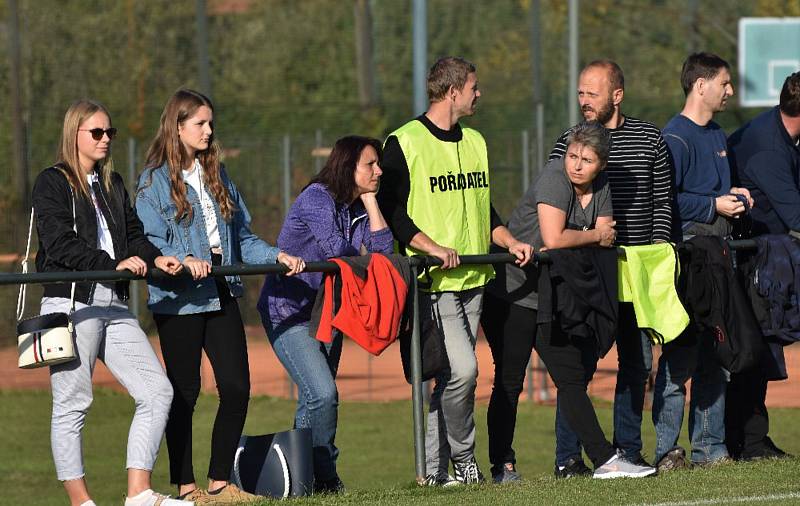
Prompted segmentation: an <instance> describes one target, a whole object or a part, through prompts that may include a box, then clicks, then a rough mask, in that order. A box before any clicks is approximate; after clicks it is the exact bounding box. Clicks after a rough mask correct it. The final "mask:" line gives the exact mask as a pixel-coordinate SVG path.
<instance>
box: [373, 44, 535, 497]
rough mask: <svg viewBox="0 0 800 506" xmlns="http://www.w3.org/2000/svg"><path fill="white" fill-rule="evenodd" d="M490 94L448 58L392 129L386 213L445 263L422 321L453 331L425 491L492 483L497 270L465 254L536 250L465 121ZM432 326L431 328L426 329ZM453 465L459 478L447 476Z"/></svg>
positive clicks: (406, 236)
mask: <svg viewBox="0 0 800 506" xmlns="http://www.w3.org/2000/svg"><path fill="white" fill-rule="evenodd" d="M480 95H481V93H480V91H479V90H478V80H477V76H476V73H475V65H473V64H472V63H470V62H468V61H466V60H464V59H462V58H458V57H445V58H441V59H439V60H438V61H437V62H436V63H435V64H434V65H433V66H432V67H431V69H430V71H429V73H428V99H429V100H430V106H429V107H428V110H427V112H426V113H425V114H423V115H421V116H419V117H418V118H415V119H413V120H411V121H410V122H408V123H406V124H405V125H403V126H402V127H400V128H398V129H397V130H395V131H394V132H392V133H391V134H390V136H389V138H388V139H387V140H386V145H385V149H384V155H383V160H382V162H381V168H382V169H383V177H382V185H381V186H382V189H381V191H380V193H379V195H378V198H379V202H380V204H381V209H382V211H383V213H384V216H386V217H387V218H388V220H389V226H390V227H391V228H392V232H393V233H394V236H395V238H397V240H398V241H399V242H400V245H401V249H403V250H404V251H406V252H407V253H409V254H419V255H430V256H434V257H436V258H439V259H441V260H442V267H441V268H434V269H432V270H431V272H430V278H431V286H430V287H429V288H426V289H425V290H424V291H423V293H421V297H420V311H421V313H420V316H421V318H423V322H424V320H425V319H427V320H428V321H431V322H433V324H435V325H436V326H437V327H438V328H439V329H440V330H441V333H442V335H444V341H445V343H444V344H445V349H446V351H447V358H448V360H449V362H450V367H449V368H448V370H446V371H443V372H441V373H440V374H439V375H438V376H437V377H436V385H435V387H434V390H433V393H432V394H431V402H430V411H429V414H428V428H427V433H426V436H425V453H426V468H427V469H426V474H427V479H426V481H425V483H426V485H431V486H449V485H457V484H459V483H477V482H480V481H483V475H482V474H481V471H480V469H479V468H478V464H477V462H476V461H475V422H474V418H473V411H474V404H475V385H476V382H477V377H478V364H477V360H476V358H475V340H476V337H477V331H478V321H479V319H480V312H481V306H482V300H483V286H484V285H485V284H486V283H487V282H488V281H489V280H490V279H491V278H492V277H494V270H493V269H492V267H491V266H490V265H475V266H460V261H459V255H482V254H486V253H488V252H489V244H490V242H494V243H495V244H497V245H498V246H501V247H503V248H507V249H508V251H509V252H510V253H512V254H513V255H515V256H516V257H517V263H518V264H520V265H524V264H526V263H527V262H528V261H529V260H530V259H531V257H532V255H533V248H532V246H531V245H529V244H525V243H522V242H520V241H517V240H516V239H515V238H514V237H513V236H512V235H511V233H510V232H509V231H508V229H507V228H506V227H505V226H503V225H502V222H501V220H500V218H499V216H498V215H497V213H496V212H495V211H494V209H493V208H492V206H491V202H490V199H489V162H488V156H487V152H486V142H485V141H484V139H483V137H482V136H481V134H479V133H478V132H477V131H475V130H473V129H471V128H466V127H462V126H461V125H460V124H459V123H458V120H459V119H460V118H462V117H464V116H471V115H472V114H473V113H474V112H475V105H476V102H477V100H478V98H479V97H480ZM423 324H424V323H423ZM451 460H452V461H453V470H454V475H455V478H453V477H451V476H450V475H449V473H448V469H449V463H450V461H451Z"/></svg>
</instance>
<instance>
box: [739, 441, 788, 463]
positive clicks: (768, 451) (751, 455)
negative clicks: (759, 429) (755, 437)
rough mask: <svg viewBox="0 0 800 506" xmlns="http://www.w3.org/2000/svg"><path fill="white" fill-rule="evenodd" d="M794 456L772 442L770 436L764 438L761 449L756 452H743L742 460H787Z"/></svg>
mask: <svg viewBox="0 0 800 506" xmlns="http://www.w3.org/2000/svg"><path fill="white" fill-rule="evenodd" d="M791 457H792V456H791V455H789V454H788V453H786V452H785V451H783V450H781V449H780V448H778V447H777V446H775V443H773V442H772V439H770V437H769V436H765V437H764V441H762V443H761V447H760V448H759V449H758V450H756V451H751V452H749V451H747V450H745V451H743V452H742V454H741V455H740V457H739V458H740V460H761V459H786V458H791Z"/></svg>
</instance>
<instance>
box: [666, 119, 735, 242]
mask: <svg viewBox="0 0 800 506" xmlns="http://www.w3.org/2000/svg"><path fill="white" fill-rule="evenodd" d="M663 133H664V140H665V141H666V143H667V148H668V149H669V154H670V158H671V159H672V163H673V165H674V167H675V197H676V201H677V212H674V213H673V216H672V219H673V220H674V221H675V222H676V223H680V224H681V227H682V228H684V229H685V228H687V227H688V226H689V225H691V222H699V223H711V222H712V221H714V217H715V216H716V206H715V202H714V199H716V198H717V197H719V196H721V195H725V194H726V193H728V192H730V191H731V168H730V165H729V164H728V156H727V145H726V140H725V132H723V131H722V129H721V128H720V127H719V125H717V124H716V123H714V122H713V121H710V122H709V123H708V124H707V125H705V126H700V125H698V124H696V123H695V122H693V121H692V120H690V119H689V118H687V117H686V116H683V115H681V114H678V115H676V116H674V117H673V118H672V119H671V120H669V122H668V123H667V125H666V126H665V127H664V131H663Z"/></svg>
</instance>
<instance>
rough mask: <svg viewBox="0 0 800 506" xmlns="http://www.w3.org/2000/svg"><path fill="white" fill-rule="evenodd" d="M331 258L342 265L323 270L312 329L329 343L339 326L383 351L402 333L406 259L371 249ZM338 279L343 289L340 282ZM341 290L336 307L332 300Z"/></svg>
mask: <svg viewBox="0 0 800 506" xmlns="http://www.w3.org/2000/svg"><path fill="white" fill-rule="evenodd" d="M393 260H394V261H393ZM330 261H331V262H335V263H336V264H337V265H339V272H338V273H328V274H326V275H325V280H324V283H323V285H322V287H321V288H320V292H319V293H318V294H317V300H316V303H315V304H314V310H313V312H312V316H311V329H310V330H311V334H312V335H314V336H315V337H316V338H317V339H318V340H320V341H322V342H325V343H329V342H331V341H332V340H333V329H334V328H336V329H338V330H340V331H341V332H342V333H344V334H345V335H347V336H349V337H350V338H351V339H353V340H354V341H355V342H356V343H358V344H359V346H361V347H362V348H364V349H365V350H367V351H368V352H370V353H372V354H373V355H380V353H381V352H382V351H383V350H385V349H386V347H387V346H389V345H390V344H392V343H393V342H394V341H395V340H396V339H397V335H398V333H399V332H400V323H401V320H402V316H403V311H404V310H405V303H406V295H407V294H408V284H409V282H410V281H411V279H410V276H411V273H410V268H409V267H408V261H407V259H406V258H405V257H402V256H399V255H392V260H390V259H389V258H387V257H386V256H385V255H382V254H379V253H373V254H371V255H366V256H362V257H343V258H332V259H330ZM365 264H366V268H365ZM339 280H340V281H341V289H340V290H339V289H338V287H337V286H336V285H339V283H338V282H337V281H339ZM337 294H339V295H340V298H341V301H340V302H341V303H340V304H339V307H338V309H336V308H335V305H336V304H335V303H334V298H335V297H334V296H335V295H337ZM317 322H318V327H317V328H316V331H315V329H314V327H315V326H316V325H317Z"/></svg>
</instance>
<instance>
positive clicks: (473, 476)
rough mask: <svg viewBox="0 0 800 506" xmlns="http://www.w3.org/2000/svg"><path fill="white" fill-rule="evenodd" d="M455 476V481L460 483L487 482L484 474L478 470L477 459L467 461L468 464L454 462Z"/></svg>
mask: <svg viewBox="0 0 800 506" xmlns="http://www.w3.org/2000/svg"><path fill="white" fill-rule="evenodd" d="M453 474H454V475H455V479H456V480H458V481H459V482H460V483H464V484H467V485H468V484H471V483H483V482H484V481H485V479H484V477H483V473H482V472H481V470H480V468H478V462H477V461H476V460H475V457H472V458H471V459H469V460H467V461H466V462H453Z"/></svg>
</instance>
